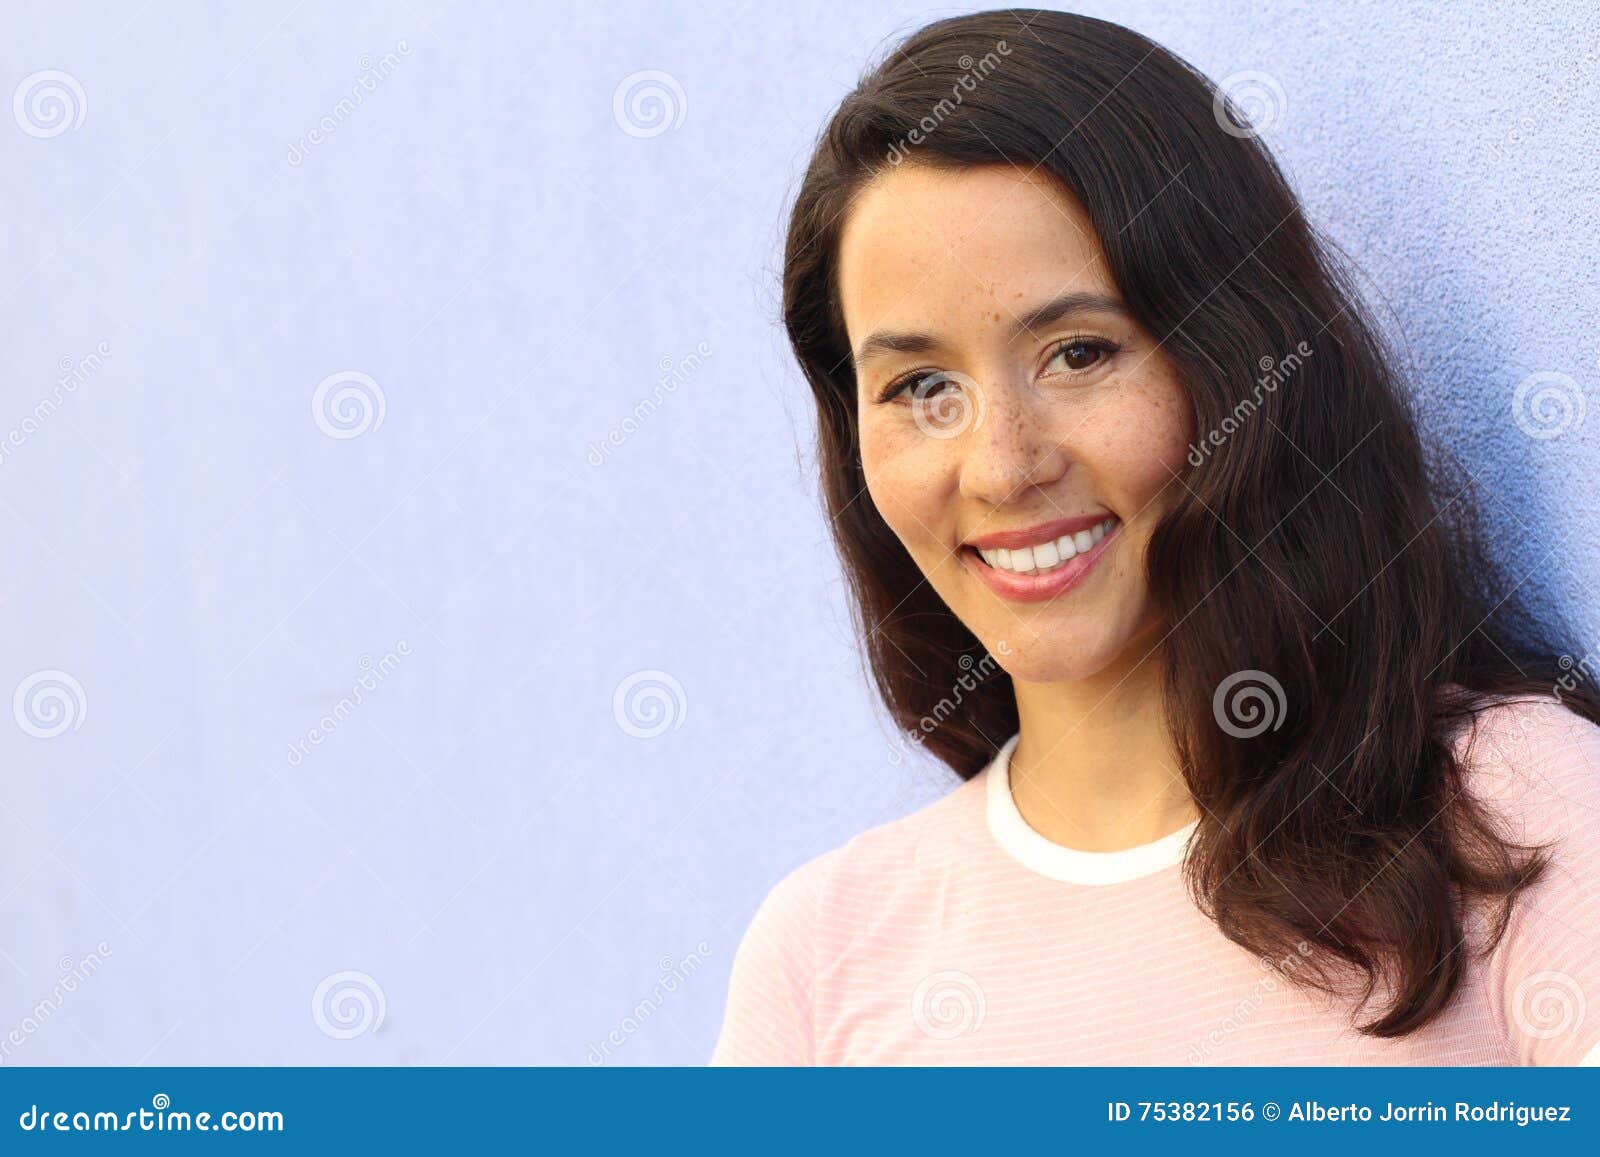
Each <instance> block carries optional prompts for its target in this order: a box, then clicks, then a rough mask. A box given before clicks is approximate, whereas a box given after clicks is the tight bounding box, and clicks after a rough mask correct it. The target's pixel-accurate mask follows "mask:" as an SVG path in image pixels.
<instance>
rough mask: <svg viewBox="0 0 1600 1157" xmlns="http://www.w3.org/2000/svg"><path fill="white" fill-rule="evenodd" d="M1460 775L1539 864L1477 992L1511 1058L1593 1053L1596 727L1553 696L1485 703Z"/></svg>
mask: <svg viewBox="0 0 1600 1157" xmlns="http://www.w3.org/2000/svg"><path fill="white" fill-rule="evenodd" d="M1455 742H1456V744H1457V758H1458V759H1459V760H1460V761H1461V762H1462V764H1463V766H1464V768H1465V769H1466V775H1465V786H1466V787H1467V789H1468V790H1470V791H1471V792H1472V795H1473V796H1474V798H1475V800H1476V801H1477V802H1479V803H1482V804H1485V805H1487V806H1488V808H1489V809H1490V810H1491V811H1492V812H1493V813H1494V815H1495V819H1496V820H1497V821H1498V822H1499V824H1500V825H1501V826H1502V827H1503V828H1504V829H1505V831H1506V834H1507V835H1509V836H1510V837H1511V838H1512V839H1513V840H1515V841H1517V842H1518V843H1521V844H1524V845H1538V846H1540V847H1541V848H1543V849H1544V852H1545V855H1546V857H1547V862H1546V866H1545V870H1544V871H1543V872H1542V873H1540V874H1539V875H1538V876H1537V877H1536V878H1535V879H1533V880H1532V881H1531V882H1530V884H1529V885H1528V887H1527V888H1526V889H1525V890H1524V891H1523V892H1521V893H1519V894H1518V896H1517V898H1516V900H1515V902H1514V903H1513V906H1512V909H1511V912H1510V915H1509V918H1508V920H1507V923H1506V926H1505V931H1504V935H1503V936H1502V937H1501V938H1500V939H1499V941H1498V942H1497V943H1496V944H1495V945H1494V946H1493V950H1492V951H1491V952H1490V953H1489V955H1488V958H1487V960H1486V961H1485V969H1486V971H1485V981H1486V983H1485V985H1484V988H1483V991H1484V992H1485V993H1486V994H1487V995H1488V996H1489V997H1490V998H1491V1010H1492V1012H1493V1013H1494V1016H1495V1022H1496V1025H1497V1027H1498V1029H1499V1031H1500V1033H1501V1034H1502V1037H1503V1039H1504V1040H1505V1041H1506V1044H1507V1047H1508V1050H1509V1051H1510V1053H1511V1055H1512V1057H1513V1058H1514V1059H1515V1061H1516V1063H1518V1064H1525V1065H1529V1064H1532V1065H1552V1064H1556V1065H1572V1064H1580V1063H1581V1064H1596V1063H1600V1022H1597V1021H1596V1019H1595V1018H1593V1017H1588V1018H1586V1017H1585V1015H1584V1013H1585V1006H1586V1005H1587V1003H1588V998H1590V997H1593V996H1594V995H1595V994H1597V993H1600V893H1597V892H1596V891H1595V889H1594V886H1593V880H1594V879H1595V878H1596V876H1597V875H1600V726H1597V725H1596V724H1595V723H1594V722H1592V721H1591V720H1589V719H1588V718H1586V717H1584V716H1583V715H1580V714H1578V713H1577V712H1575V711H1573V710H1572V709H1571V708H1570V707H1569V706H1567V705H1566V704H1565V703H1563V702H1562V701H1561V699H1560V698H1559V697H1558V696H1556V695H1554V694H1550V695H1536V696H1516V697H1502V698H1500V699H1497V700H1495V701H1493V702H1489V703H1486V704H1484V705H1482V706H1481V707H1480V708H1479V709H1478V710H1476V711H1475V712H1474V713H1473V714H1472V716H1471V718H1470V720H1469V721H1468V722H1467V723H1466V724H1464V725H1463V726H1462V728H1461V731H1460V732H1459V733H1458V734H1457V736H1456V737H1455Z"/></svg>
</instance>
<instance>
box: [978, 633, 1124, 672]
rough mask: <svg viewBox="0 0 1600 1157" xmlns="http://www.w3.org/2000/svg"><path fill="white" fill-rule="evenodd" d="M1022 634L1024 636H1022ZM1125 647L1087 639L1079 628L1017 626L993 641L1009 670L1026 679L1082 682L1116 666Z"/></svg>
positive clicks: (991, 648) (991, 649)
mask: <svg viewBox="0 0 1600 1157" xmlns="http://www.w3.org/2000/svg"><path fill="white" fill-rule="evenodd" d="M1019 636H1020V637H1019ZM1121 650H1122V649H1121V648H1119V647H1115V646H1111V645H1110V641H1109V640H1105V639H1093V640H1088V639H1084V638H1083V637H1082V636H1081V635H1079V634H1077V633H1076V632H1070V631H1060V632H1054V631H1052V632H1040V633H1039V634H1038V636H1037V637H1035V636H1034V635H1032V634H1027V633H1025V632H1023V631H1021V630H1013V631H1011V632H1008V633H1006V634H1005V635H1004V636H999V637H995V638H994V639H993V640H992V641H990V642H989V652H990V654H992V655H994V657H995V659H996V660H997V661H998V662H999V663H1000V666H1001V667H1003V668H1004V669H1005V672H1006V674H1008V675H1010V676H1011V677H1012V678H1013V679H1015V680H1019V681H1020V682H1023V683H1080V682H1084V681H1086V680H1089V679H1093V678H1094V677H1095V676H1096V675H1099V674H1102V673H1103V672H1105V671H1106V670H1107V669H1108V668H1110V667H1112V666H1113V665H1114V664H1115V663H1116V662H1117V658H1118V656H1119V655H1120V654H1121Z"/></svg>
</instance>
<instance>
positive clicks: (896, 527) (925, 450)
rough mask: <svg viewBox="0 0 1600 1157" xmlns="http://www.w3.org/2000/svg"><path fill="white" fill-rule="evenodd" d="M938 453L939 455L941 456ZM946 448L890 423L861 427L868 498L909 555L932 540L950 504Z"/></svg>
mask: <svg viewBox="0 0 1600 1157" xmlns="http://www.w3.org/2000/svg"><path fill="white" fill-rule="evenodd" d="M941 451H943V453H941ZM948 456H949V455H948V448H947V447H946V445H945V444H944V443H941V442H939V441H938V440H937V439H930V438H926V437H923V436H921V435H920V434H918V433H917V432H916V431H915V430H910V431H908V430H906V429H903V428H902V424H900V423H895V422H877V421H872V420H865V421H863V422H862V425H861V468H862V472H863V473H864V474H865V476H866V480H867V493H868V494H870V495H871V496H872V501H873V504H874V505H875V506H876V507H877V508H878V512H879V513H880V514H882V515H883V517H884V521H886V522H887V523H888V524H889V527H890V529H891V530H893V531H894V532H895V534H896V535H897V536H899V538H900V540H901V541H902V542H903V543H905V544H906V546H907V548H908V549H910V548H912V547H913V546H914V544H916V543H918V542H920V541H924V540H927V539H929V538H931V537H933V535H934V533H935V531H936V530H937V528H938V527H939V526H940V524H941V523H942V522H943V518H944V513H945V512H946V507H947V505H948V503H949V500H950V486H949V478H951V477H953V475H952V474H951V471H950V469H949V467H950V463H949V462H948V460H947V459H948Z"/></svg>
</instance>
